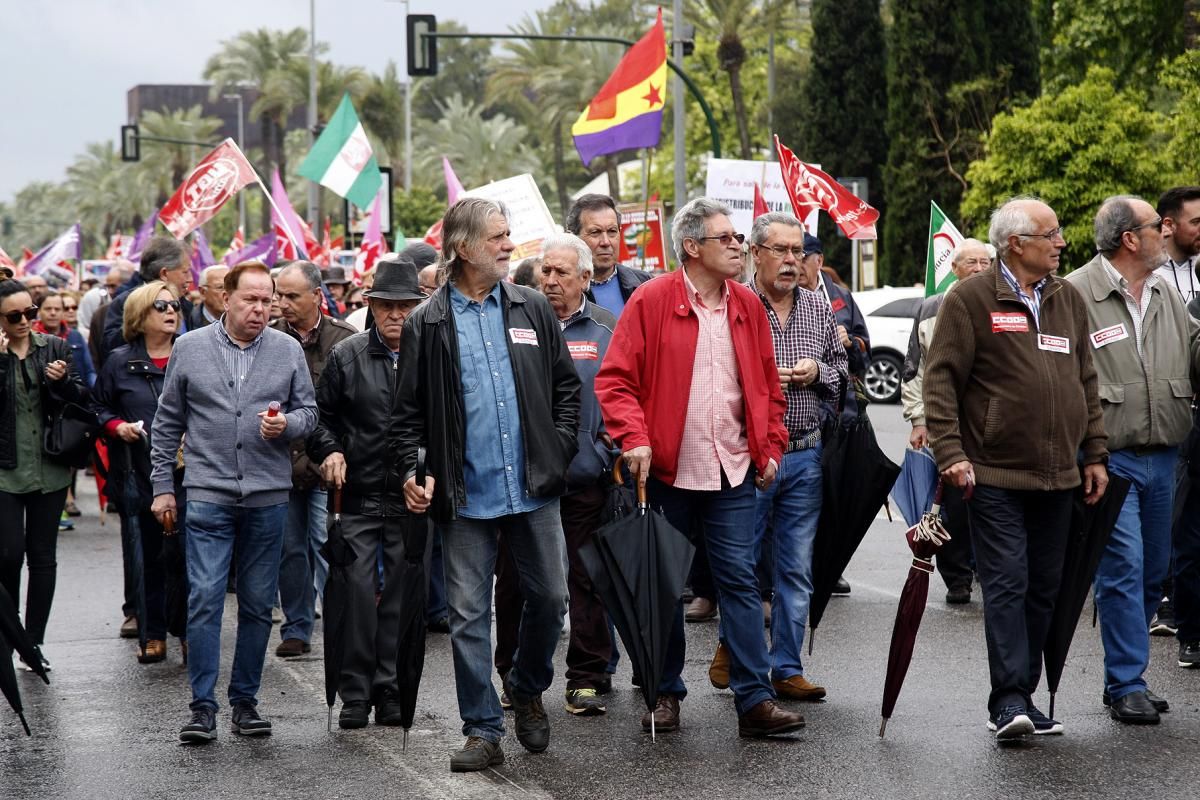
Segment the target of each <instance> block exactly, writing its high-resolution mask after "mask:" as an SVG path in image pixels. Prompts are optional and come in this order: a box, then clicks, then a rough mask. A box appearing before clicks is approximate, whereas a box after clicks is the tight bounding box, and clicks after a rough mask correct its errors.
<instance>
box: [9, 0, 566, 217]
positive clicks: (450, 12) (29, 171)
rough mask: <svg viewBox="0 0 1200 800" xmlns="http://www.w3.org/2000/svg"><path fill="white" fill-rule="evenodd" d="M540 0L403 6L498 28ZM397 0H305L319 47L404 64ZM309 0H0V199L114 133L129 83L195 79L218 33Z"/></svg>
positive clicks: (333, 54) (285, 13)
mask: <svg viewBox="0 0 1200 800" xmlns="http://www.w3.org/2000/svg"><path fill="white" fill-rule="evenodd" d="M550 3H551V0H504V2H496V1H495V0H436V2H435V0H413V2H412V11H413V12H414V13H436V14H437V15H438V19H439V20H443V19H456V20H459V21H460V22H463V23H464V24H466V25H467V27H468V29H469V30H472V31H476V32H501V31H506V30H507V29H508V25H509V24H511V23H513V22H516V21H517V20H519V19H520V18H521V17H522V15H524V14H525V13H528V12H531V11H534V10H536V9H539V8H545V7H547V6H549V5H550ZM404 14H405V7H404V3H403V2H399V0H316V23H317V39H318V41H324V42H326V43H328V44H329V48H330V49H329V52H328V53H327V55H326V56H325V57H326V58H328V59H330V60H332V61H334V62H336V63H339V64H345V65H358V66H362V67H366V68H367V69H368V70H370V71H372V72H380V71H382V69H383V68H384V66H385V65H386V64H387V62H388V60H389V59H394V60H395V61H396V63H397V64H398V65H399V66H400V71H401V75H402V76H403V74H404V64H405V55H404ZM308 22H309V0H182V2H172V1H171V0H32V2H30V0H0V30H3V31H4V33H3V39H2V41H3V45H2V50H0V64H2V65H3V75H2V76H0V108H2V109H3V110H4V118H3V120H2V121H0V165H2V166H0V202H4V201H8V200H11V199H12V196H13V194H15V193H16V192H17V190H19V189H20V188H21V187H22V186H24V185H26V184H27V183H29V182H31V181H36V180H52V181H59V180H62V179H63V177H64V174H65V170H66V167H67V165H68V164H70V163H71V161H72V160H74V157H75V156H76V155H77V154H79V153H80V152H82V151H83V148H84V145H85V144H86V143H88V142H95V141H104V140H113V141H114V142H115V141H116V139H117V136H118V133H119V128H120V126H121V125H122V124H124V123H125V122H126V119H125V93H126V92H127V91H128V90H129V89H130V88H132V87H133V86H136V85H137V84H139V83H202V82H203V81H202V79H201V77H200V73H201V72H202V71H203V69H204V63H205V61H207V59H208V57H209V56H210V55H212V54H213V53H215V52H216V51H217V50H218V49H219V47H220V43H221V41H223V40H225V39H228V38H231V37H233V36H234V35H236V34H237V33H239V32H240V31H244V30H251V29H255V28H261V27H270V28H276V29H286V28H293V27H297V26H301V27H305V28H307V27H308Z"/></svg>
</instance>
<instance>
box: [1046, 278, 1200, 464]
mask: <svg viewBox="0 0 1200 800" xmlns="http://www.w3.org/2000/svg"><path fill="white" fill-rule="evenodd" d="M1066 281H1067V283H1069V284H1071V286H1073V287H1074V288H1075V289H1076V290H1077V291H1078V292H1079V294H1080V295H1081V296H1082V297H1083V299H1084V304H1085V306H1086V307H1087V315H1088V343H1087V346H1088V349H1089V350H1091V351H1092V362H1093V363H1094V364H1095V366H1096V373H1097V375H1098V376H1099V380H1100V386H1099V390H1100V405H1101V408H1103V409H1104V430H1105V431H1106V432H1107V433H1108V448H1109V450H1122V449H1125V448H1130V447H1148V446H1163V445H1166V446H1174V445H1177V444H1180V443H1181V442H1182V441H1183V440H1184V439H1185V438H1187V435H1188V431H1190V430H1191V429H1192V413H1191V404H1192V393H1193V391H1194V390H1193V385H1194V381H1195V379H1196V377H1197V375H1198V374H1200V372H1198V367H1200V325H1198V324H1197V323H1196V321H1195V320H1193V319H1192V317H1191V315H1190V314H1188V312H1187V309H1186V308H1185V307H1184V305H1183V300H1182V299H1181V298H1180V296H1179V293H1178V292H1177V291H1175V290H1174V289H1173V288H1172V287H1171V286H1169V285H1167V284H1165V283H1163V282H1162V281H1159V282H1158V283H1156V284H1155V285H1154V286H1153V287H1150V288H1149V289H1146V290H1145V291H1149V292H1150V293H1151V294H1150V303H1149V305H1148V306H1147V307H1146V316H1145V319H1144V320H1143V322H1142V349H1143V352H1144V353H1145V360H1144V361H1143V360H1142V357H1141V356H1139V355H1138V349H1137V340H1136V334H1135V333H1134V327H1133V317H1132V316H1131V315H1130V313H1129V309H1128V307H1126V305H1125V299H1124V298H1123V297H1122V295H1121V292H1120V290H1119V289H1118V288H1117V287H1116V286H1115V285H1114V284H1113V281H1112V278H1111V277H1110V276H1109V274H1108V271H1107V270H1106V269H1105V267H1104V263H1103V261H1101V256H1099V255H1097V256H1096V257H1095V258H1093V259H1092V260H1091V261H1089V262H1088V263H1087V264H1086V265H1085V266H1083V267H1081V268H1080V269H1077V270H1075V271H1074V272H1072V273H1071V274H1070V275H1068V276H1066Z"/></svg>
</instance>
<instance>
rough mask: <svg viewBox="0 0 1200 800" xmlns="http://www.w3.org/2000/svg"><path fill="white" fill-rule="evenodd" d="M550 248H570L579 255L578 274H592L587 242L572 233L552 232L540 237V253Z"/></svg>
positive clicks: (590, 253)
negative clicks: (543, 237)
mask: <svg viewBox="0 0 1200 800" xmlns="http://www.w3.org/2000/svg"><path fill="white" fill-rule="evenodd" d="M551 250H570V251H571V252H573V253H575V255H576V256H578V257H579V274H580V275H582V274H584V273H585V272H586V273H587V274H588V276H589V277H590V276H591V274H592V250H591V248H590V247H588V246H587V244H586V243H585V242H584V241H583V239H580V238H579V237H578V236H576V235H575V234H573V233H552V234H550V235H549V236H547V237H546V238H545V239H542V255H543V256H545V255H546V254H547V253H549V252H550V251H551Z"/></svg>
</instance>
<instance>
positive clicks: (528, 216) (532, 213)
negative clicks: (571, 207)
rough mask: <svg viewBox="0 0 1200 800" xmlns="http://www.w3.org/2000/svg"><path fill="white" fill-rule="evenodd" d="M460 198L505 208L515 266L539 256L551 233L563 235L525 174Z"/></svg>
mask: <svg viewBox="0 0 1200 800" xmlns="http://www.w3.org/2000/svg"><path fill="white" fill-rule="evenodd" d="M462 196H463V197H482V198H485V199H487V200H495V201H497V202H500V203H503V204H504V205H505V206H506V207H507V208H508V224H509V227H510V229H511V230H512V234H511V238H512V240H513V244H515V245H516V246H517V249H516V250H514V251H513V254H512V261H513V263H514V264H515V263H516V262H518V261H520V260H521V259H523V258H531V257H533V256H540V255H541V254H542V239H545V238H546V237H547V236H549V235H550V234H552V233H561V232H562V228H561V227H560V226H559V225H558V224H557V223H556V222H555V221H554V217H552V216H550V209H549V208H548V207H547V206H546V200H545V199H544V198H543V197H542V193H541V192H540V191H538V187H537V183H536V182H535V181H534V180H533V176H532V175H530V174H529V173H528V172H525V173H522V174H520V175H514V176H513V177H511V178H505V179H504V180H500V181H496V182H494V183H489V184H487V185H486V186H480V187H478V188H476V189H471V190H470V191H468V192H463V195H462Z"/></svg>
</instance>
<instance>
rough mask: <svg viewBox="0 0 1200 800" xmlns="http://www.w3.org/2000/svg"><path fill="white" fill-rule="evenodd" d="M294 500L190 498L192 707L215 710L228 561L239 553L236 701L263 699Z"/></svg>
mask: <svg viewBox="0 0 1200 800" xmlns="http://www.w3.org/2000/svg"><path fill="white" fill-rule="evenodd" d="M286 516H287V503H280V504H278V505H274V506H266V507H264V508H241V507H238V506H226V505H218V504H216V503H205V502H200V501H197V500H189V501H188V504H187V522H186V523H185V524H186V527H187V537H186V539H185V543H186V547H187V575H188V582H189V585H190V590H189V592H188V625H187V632H188V679H189V680H190V681H191V684H192V704H191V707H192V709H193V710H195V709H198V708H211V709H213V710H216V708H217V700H216V684H217V673H218V671H219V670H220V666H221V614H222V612H223V611H224V609H225V581H226V579H227V578H228V577H229V561H230V559H231V558H233V557H234V556H235V554H236V556H237V601H238V628H237V644H236V646H235V648H234V651H233V670H232V672H231V673H230V676H229V702H230V704H236V703H251V704H255V705H256V704H257V703H258V700H257V698H256V695H257V694H258V686H259V683H260V682H261V680H262V668H263V659H264V658H265V657H266V654H267V642H268V640H269V639H270V638H271V605H272V604H273V603H274V601H275V594H276V592H277V591H278V584H279V552H280V547H281V545H282V543H283V524H284V518H285V517H286Z"/></svg>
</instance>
